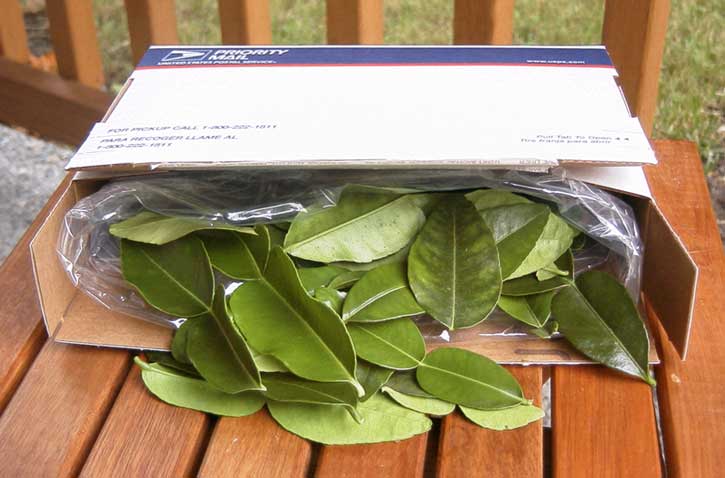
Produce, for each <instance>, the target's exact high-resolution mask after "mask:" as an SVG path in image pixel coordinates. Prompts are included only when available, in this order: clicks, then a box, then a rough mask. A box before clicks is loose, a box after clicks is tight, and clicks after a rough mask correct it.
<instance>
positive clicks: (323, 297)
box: [314, 287, 345, 315]
mask: <svg viewBox="0 0 725 478" xmlns="http://www.w3.org/2000/svg"><path fill="white" fill-rule="evenodd" d="M314 296H315V299H317V300H319V301H320V302H322V303H323V304H325V305H326V306H328V307H329V308H331V309H332V310H334V311H335V313H336V314H337V315H341V314H342V303H343V301H344V300H345V293H344V292H340V291H338V290H335V289H331V288H329V287H318V288H317V289H315V293H314Z"/></svg>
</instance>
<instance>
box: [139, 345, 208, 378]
mask: <svg viewBox="0 0 725 478" xmlns="http://www.w3.org/2000/svg"><path fill="white" fill-rule="evenodd" d="M144 355H146V358H147V359H148V361H149V362H150V363H155V364H159V365H163V366H164V367H167V368H171V369H174V370H176V371H178V372H183V373H185V374H187V375H190V376H194V377H196V378H200V376H199V372H197V371H196V369H195V368H194V366H193V365H191V364H188V363H183V362H179V361H178V360H176V359H175V358H174V357H173V356H172V355H171V354H170V353H168V352H157V351H155V350H147V351H145V352H144Z"/></svg>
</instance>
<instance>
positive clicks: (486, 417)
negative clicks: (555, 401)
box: [459, 404, 544, 430]
mask: <svg viewBox="0 0 725 478" xmlns="http://www.w3.org/2000/svg"><path fill="white" fill-rule="evenodd" d="M459 408H460V409H461V411H462V412H463V414H464V415H465V416H466V418H468V419H469V420H471V421H472V422H473V423H475V424H476V425H478V426H480V427H483V428H489V429H491V430H513V429H514V428H521V427H523V426H526V425H528V424H529V423H532V422H535V421H537V420H541V419H542V418H544V411H543V410H542V409H540V408H539V407H537V406H535V405H524V404H522V405H518V406H515V407H511V408H505V409H503V410H476V409H475V408H469V407H462V406H459Z"/></svg>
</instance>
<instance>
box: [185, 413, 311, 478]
mask: <svg viewBox="0 0 725 478" xmlns="http://www.w3.org/2000/svg"><path fill="white" fill-rule="evenodd" d="M311 454H312V444H311V443H310V442H308V441H307V440H304V439H302V438H300V437H298V436H296V435H293V434H291V433H289V432H287V431H285V430H284V429H283V428H282V427H280V426H279V425H277V423H276V422H275V421H274V420H273V419H272V417H271V416H270V415H269V413H268V412H267V409H266V408H265V409H263V410H261V411H259V412H257V413H255V414H254V415H251V416H248V417H241V418H221V419H219V421H218V422H217V424H216V427H215V428H214V432H213V433H212V436H211V440H210V441H209V446H208V447H207V450H206V454H205V455H204V461H203V462H202V464H201V469H200V470H199V475H198V476H199V478H224V477H239V476H250V477H251V476H253V477H255V478H277V477H289V478H295V477H300V478H302V477H305V476H307V469H308V466H309V462H310V458H311V456H312V455H311Z"/></svg>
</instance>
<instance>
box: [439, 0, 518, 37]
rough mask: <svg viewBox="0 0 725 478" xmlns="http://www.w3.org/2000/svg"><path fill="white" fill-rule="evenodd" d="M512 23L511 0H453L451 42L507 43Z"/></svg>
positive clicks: (512, 3)
mask: <svg viewBox="0 0 725 478" xmlns="http://www.w3.org/2000/svg"><path fill="white" fill-rule="evenodd" d="M513 25H514V0H455V3H454V7H453V43H455V44H457V45H510V44H511V40H512V38H513Z"/></svg>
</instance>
